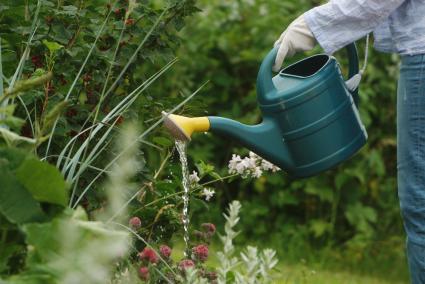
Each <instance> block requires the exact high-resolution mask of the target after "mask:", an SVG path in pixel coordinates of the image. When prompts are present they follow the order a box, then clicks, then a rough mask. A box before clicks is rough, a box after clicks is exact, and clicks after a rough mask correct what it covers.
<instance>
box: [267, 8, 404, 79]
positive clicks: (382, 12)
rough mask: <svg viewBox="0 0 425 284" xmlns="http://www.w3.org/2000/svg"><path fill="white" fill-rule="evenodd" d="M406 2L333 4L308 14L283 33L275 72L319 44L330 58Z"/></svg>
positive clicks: (277, 44) (277, 43) (278, 42)
mask: <svg viewBox="0 0 425 284" xmlns="http://www.w3.org/2000/svg"><path fill="white" fill-rule="evenodd" d="M405 1H406V0H331V1H330V2H328V3H327V4H324V5H322V6H319V7H316V8H313V9H311V10H310V11H307V12H306V13H305V14H303V15H301V16H300V17H298V18H297V19H296V20H295V21H294V22H292V23H291V24H290V25H289V27H288V28H287V29H286V30H285V31H284V32H283V33H282V35H281V36H280V38H279V40H277V41H276V43H275V46H279V52H278V55H277V57H276V63H275V66H274V67H273V69H274V70H275V71H278V70H279V69H280V67H281V66H282V64H283V61H284V59H285V58H286V57H291V56H293V55H294V54H295V53H296V52H299V51H308V50H311V49H313V48H314V46H315V45H316V43H317V42H318V43H319V44H320V45H321V46H322V48H323V49H324V50H325V51H326V52H327V53H329V54H332V53H333V52H335V51H337V50H338V49H340V48H342V47H344V46H346V45H347V44H349V43H351V42H353V41H356V40H357V39H359V38H361V37H363V36H365V35H366V34H368V33H370V32H371V31H372V30H373V29H374V28H375V27H377V26H378V25H379V24H381V23H382V22H384V21H385V20H386V19H387V18H388V17H389V15H390V14H391V13H392V12H393V11H394V10H396V9H397V8H398V7H399V6H400V5H401V4H402V3H403V2H405Z"/></svg>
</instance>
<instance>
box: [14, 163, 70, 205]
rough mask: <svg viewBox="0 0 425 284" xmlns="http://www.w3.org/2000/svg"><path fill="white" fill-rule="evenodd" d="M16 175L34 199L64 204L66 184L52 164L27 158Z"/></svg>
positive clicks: (66, 195)
mask: <svg viewBox="0 0 425 284" xmlns="http://www.w3.org/2000/svg"><path fill="white" fill-rule="evenodd" d="M16 176H17V177H18V180H19V181H20V182H21V183H22V184H23V185H25V187H26V188H27V189H28V191H29V192H30V193H31V194H32V196H33V197H34V198H35V199H36V200H38V201H43V202H48V203H53V204H58V205H63V206H66V204H67V201H68V194H67V184H66V183H65V181H64V179H63V177H62V175H61V174H60V172H59V171H58V170H57V169H56V168H55V167H54V166H52V165H49V164H48V163H44V162H40V161H39V160H37V159H34V158H32V159H28V160H25V161H24V162H23V163H22V165H21V166H20V167H19V168H18V170H17V173H16Z"/></svg>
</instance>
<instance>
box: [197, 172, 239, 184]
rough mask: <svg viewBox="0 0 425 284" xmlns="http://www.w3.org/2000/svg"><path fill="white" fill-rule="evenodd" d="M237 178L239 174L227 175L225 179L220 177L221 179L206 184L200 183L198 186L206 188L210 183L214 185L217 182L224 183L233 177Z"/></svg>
mask: <svg viewBox="0 0 425 284" xmlns="http://www.w3.org/2000/svg"><path fill="white" fill-rule="evenodd" d="M237 176H239V174H233V175H228V176H225V177H222V178H218V179H215V180H212V181H208V182H205V183H202V184H200V185H201V186H206V185H210V184H212V183H216V182H218V181H224V180H227V179H231V178H234V177H237Z"/></svg>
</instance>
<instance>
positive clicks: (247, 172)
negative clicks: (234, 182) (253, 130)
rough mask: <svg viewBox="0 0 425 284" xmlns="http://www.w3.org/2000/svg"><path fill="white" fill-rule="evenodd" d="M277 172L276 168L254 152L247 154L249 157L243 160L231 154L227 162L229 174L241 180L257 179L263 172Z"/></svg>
mask: <svg viewBox="0 0 425 284" xmlns="http://www.w3.org/2000/svg"><path fill="white" fill-rule="evenodd" d="M278 170H280V169H279V168H278V167H276V166H275V165H273V164H272V163H270V162H268V161H266V160H264V159H263V158H261V157H260V156H258V155H257V154H255V153H254V152H249V156H248V157H245V158H243V159H242V158H241V157H240V156H239V155H235V154H233V156H232V159H231V160H230V161H229V174H238V175H241V176H242V178H247V177H253V178H259V177H261V176H262V175H263V173H264V172H265V171H272V172H276V171H278Z"/></svg>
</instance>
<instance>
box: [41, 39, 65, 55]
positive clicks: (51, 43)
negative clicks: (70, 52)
mask: <svg viewBox="0 0 425 284" xmlns="http://www.w3.org/2000/svg"><path fill="white" fill-rule="evenodd" d="M43 44H44V45H45V46H46V47H47V48H48V49H49V51H50V53H52V54H53V53H55V52H56V51H58V50H59V49H61V48H63V45H61V44H59V43H57V42H54V41H48V40H46V39H45V40H43Z"/></svg>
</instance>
